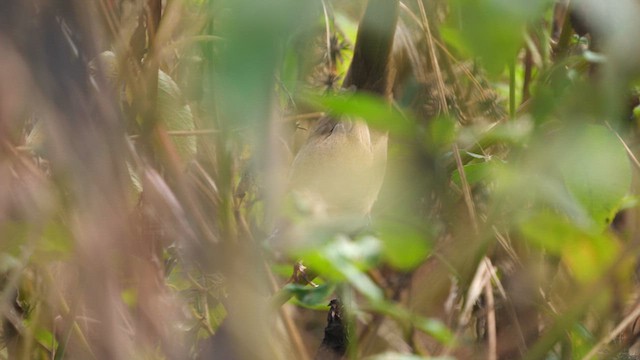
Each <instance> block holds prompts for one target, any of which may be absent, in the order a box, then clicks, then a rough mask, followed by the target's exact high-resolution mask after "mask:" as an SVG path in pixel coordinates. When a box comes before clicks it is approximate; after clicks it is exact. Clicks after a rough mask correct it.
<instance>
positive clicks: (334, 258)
mask: <svg viewBox="0 0 640 360" xmlns="http://www.w3.org/2000/svg"><path fill="white" fill-rule="evenodd" d="M380 253H381V245H380V241H379V240H378V239H376V238H373V237H371V236H366V237H363V238H361V239H358V240H356V241H351V240H350V239H348V238H347V237H345V236H336V237H335V238H334V239H332V240H330V241H327V242H326V243H325V244H323V245H322V246H319V247H314V248H312V249H308V250H307V251H304V252H302V253H301V254H300V255H301V257H302V258H303V261H304V264H305V265H307V266H308V267H310V268H312V269H314V270H315V271H318V272H320V273H321V274H322V275H323V276H324V277H326V278H328V279H331V280H334V281H348V282H349V283H350V284H351V285H352V286H353V287H354V288H356V289H357V290H358V291H359V292H360V293H362V294H363V295H364V296H366V297H367V298H368V299H370V300H372V301H379V300H381V299H382V298H383V292H382V290H381V289H380V288H379V287H378V286H377V285H376V284H375V283H374V282H373V281H372V280H371V279H370V278H369V276H368V275H367V274H366V273H365V271H366V270H368V269H369V268H371V267H373V266H374V265H375V264H376V263H377V259H378V258H379V256H380Z"/></svg>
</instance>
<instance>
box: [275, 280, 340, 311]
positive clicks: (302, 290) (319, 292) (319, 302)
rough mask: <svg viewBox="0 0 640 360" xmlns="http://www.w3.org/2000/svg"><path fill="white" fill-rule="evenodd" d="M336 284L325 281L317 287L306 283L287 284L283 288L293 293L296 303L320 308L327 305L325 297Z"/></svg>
mask: <svg viewBox="0 0 640 360" xmlns="http://www.w3.org/2000/svg"><path fill="white" fill-rule="evenodd" d="M335 288H336V286H335V284H332V283H325V284H321V285H318V286H317V287H309V286H307V285H299V284H287V285H286V286H285V287H284V290H285V291H287V292H289V293H291V294H293V295H294V296H295V297H296V299H297V300H298V304H299V305H302V306H304V307H307V308H312V309H322V310H325V309H326V307H327V299H328V298H329V296H330V295H331V294H332V293H333V291H334V290H335Z"/></svg>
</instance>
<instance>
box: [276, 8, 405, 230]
mask: <svg viewBox="0 0 640 360" xmlns="http://www.w3.org/2000/svg"><path fill="white" fill-rule="evenodd" d="M398 11H399V2H398V1H397V0H370V1H369V2H368V4H367V8H366V10H365V13H364V15H363V17H362V19H361V21H360V25H359V27H358V33H357V36H356V42H355V47H354V53H353V60H352V62H351V65H350V67H349V70H348V72H347V75H346V77H345V80H344V82H343V84H342V88H343V89H348V90H354V91H355V92H356V93H367V94H370V95H374V96H379V97H381V98H383V99H385V100H386V101H389V102H390V99H391V86H390V81H389V63H390V55H391V51H392V47H393V39H394V34H395V29H396V26H397V21H398ZM387 146H388V134H387V132H385V131H381V130H376V129H372V128H371V127H370V126H369V125H368V124H367V123H366V122H365V121H364V120H363V119H358V118H353V117H351V118H349V117H338V116H334V115H331V114H329V115H327V116H324V117H323V118H321V119H319V120H318V121H316V122H315V123H314V124H313V125H312V127H311V128H310V131H309V136H308V138H307V140H306V142H305V143H304V144H303V145H302V146H301V148H300V150H299V151H298V153H297V154H296V156H295V158H294V160H293V162H292V165H291V170H290V175H289V185H290V189H291V191H292V193H294V194H295V195H296V196H297V197H298V198H299V199H302V201H304V203H305V205H307V207H308V208H310V209H311V213H312V214H313V215H315V216H318V217H328V218H333V217H337V216H353V215H355V216H361V217H363V216H368V215H369V214H370V212H371V209H372V207H373V205H374V203H375V201H376V199H377V197H378V193H379V192H380V189H381V187H382V183H383V180H384V175H385V169H386V162H387Z"/></svg>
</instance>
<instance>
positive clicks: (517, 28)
mask: <svg viewBox="0 0 640 360" xmlns="http://www.w3.org/2000/svg"><path fill="white" fill-rule="evenodd" d="M548 3H550V1H547V0H456V1H454V2H453V5H454V7H453V9H454V10H453V13H454V14H456V15H457V16H454V17H452V18H453V19H456V20H457V21H458V24H457V25H458V26H457V28H455V27H453V26H450V27H448V31H447V38H448V39H449V40H451V41H452V45H456V44H457V45H458V46H459V47H461V48H462V50H466V49H468V50H469V51H470V52H472V53H473V54H475V55H476V56H478V57H479V58H480V60H481V61H482V62H483V64H484V65H485V67H486V69H487V71H489V73H491V74H494V75H497V74H499V73H501V72H502V70H503V69H504V68H505V66H506V65H507V63H508V62H510V61H512V60H513V59H514V58H515V56H516V54H517V51H518V49H519V48H520V47H521V46H522V43H523V35H524V32H525V29H526V26H527V24H528V23H529V22H531V21H533V20H534V19H536V18H538V17H539V16H540V15H541V14H542V11H543V10H544V9H545V5H547V4H548ZM456 29H457V30H456ZM456 31H458V32H459V34H455V32H456ZM460 39H461V41H460Z"/></svg>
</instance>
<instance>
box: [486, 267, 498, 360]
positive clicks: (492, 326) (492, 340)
mask: <svg viewBox="0 0 640 360" xmlns="http://www.w3.org/2000/svg"><path fill="white" fill-rule="evenodd" d="M487 270H488V269H487ZM489 271H490V270H489ZM484 294H485V296H486V298H487V359H488V360H496V359H497V358H498V354H497V353H498V341H497V336H496V309H495V302H494V301H493V287H492V286H491V281H490V280H489V281H487V282H486V283H485V284H484Z"/></svg>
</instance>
